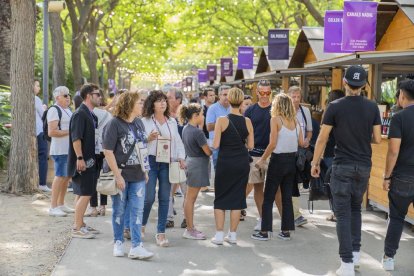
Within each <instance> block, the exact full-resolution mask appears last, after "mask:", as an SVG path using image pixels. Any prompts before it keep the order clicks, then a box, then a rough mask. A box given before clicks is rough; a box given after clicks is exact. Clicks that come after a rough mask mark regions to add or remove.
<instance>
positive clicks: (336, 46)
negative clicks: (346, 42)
mask: <svg viewBox="0 0 414 276" xmlns="http://www.w3.org/2000/svg"><path fill="white" fill-rule="evenodd" d="M343 14H344V11H326V13H325V28H324V45H323V51H324V52H325V53H344V52H352V51H343V50H342V22H343Z"/></svg>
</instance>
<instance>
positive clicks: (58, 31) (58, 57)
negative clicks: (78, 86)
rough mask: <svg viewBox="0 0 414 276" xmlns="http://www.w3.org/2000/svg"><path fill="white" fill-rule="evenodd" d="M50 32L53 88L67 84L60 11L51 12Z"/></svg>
mask: <svg viewBox="0 0 414 276" xmlns="http://www.w3.org/2000/svg"><path fill="white" fill-rule="evenodd" d="M49 24H50V34H51V36H52V50H53V74H52V75H53V77H52V82H53V83H52V89H55V88H56V87H58V86H61V85H66V76H65V48H64V43H63V31H62V20H61V19H60V14H59V13H54V12H52V13H49Z"/></svg>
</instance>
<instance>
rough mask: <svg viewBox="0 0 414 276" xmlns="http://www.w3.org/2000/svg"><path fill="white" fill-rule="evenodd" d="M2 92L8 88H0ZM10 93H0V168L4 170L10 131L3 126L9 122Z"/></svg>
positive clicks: (8, 148) (8, 150)
mask: <svg viewBox="0 0 414 276" xmlns="http://www.w3.org/2000/svg"><path fill="white" fill-rule="evenodd" d="M0 89H1V90H2V91H4V90H6V89H8V90H9V91H10V88H9V87H4V86H2V87H0ZM11 108H12V107H11V105H10V92H0V168H1V169H2V168H4V165H5V162H6V160H7V157H8V155H9V152H10V145H11V137H10V134H11V133H10V129H9V128H6V127H5V126H4V125H5V124H8V123H10V122H11Z"/></svg>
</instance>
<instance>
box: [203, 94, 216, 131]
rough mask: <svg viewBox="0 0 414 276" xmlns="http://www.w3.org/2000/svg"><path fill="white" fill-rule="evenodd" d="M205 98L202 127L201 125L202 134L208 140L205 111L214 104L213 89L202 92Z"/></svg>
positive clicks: (214, 95)
mask: <svg viewBox="0 0 414 276" xmlns="http://www.w3.org/2000/svg"><path fill="white" fill-rule="evenodd" d="M203 94H204V97H205V103H204V106H203V115H204V125H203V132H204V135H205V136H206V138H207V139H208V130H207V124H206V117H207V110H208V108H209V107H210V106H211V105H212V104H214V103H215V102H216V92H214V89H213V88H208V89H206V90H204V92H203Z"/></svg>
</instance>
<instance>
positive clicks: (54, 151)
mask: <svg viewBox="0 0 414 276" xmlns="http://www.w3.org/2000/svg"><path fill="white" fill-rule="evenodd" d="M58 107H59V106H58ZM59 108H60V110H61V111H62V119H61V120H60V129H61V130H68V129H69V122H70V117H72V111H71V110H70V109H69V108H66V109H63V108H61V107H59ZM53 121H59V113H58V111H57V109H56V108H55V107H51V108H50V109H49V111H48V112H47V122H48V123H49V122H53ZM68 152H69V135H66V136H63V137H52V141H51V143H50V155H67V154H68Z"/></svg>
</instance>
